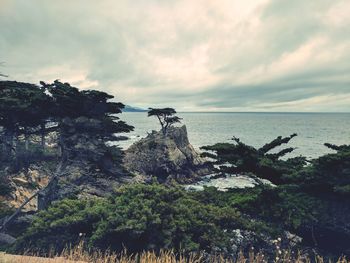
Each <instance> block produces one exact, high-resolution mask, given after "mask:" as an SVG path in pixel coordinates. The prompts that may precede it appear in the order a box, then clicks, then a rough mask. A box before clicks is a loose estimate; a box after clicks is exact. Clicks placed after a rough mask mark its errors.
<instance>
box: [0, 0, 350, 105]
mask: <svg viewBox="0 0 350 263" xmlns="http://www.w3.org/2000/svg"><path fill="white" fill-rule="evenodd" d="M0 6H1V8H0V14H1V16H0V23H1V25H2V27H1V28H0V50H1V51H2V54H1V55H0V56H1V57H0V58H1V60H4V61H6V67H4V68H3V69H2V71H3V72H4V73H8V74H9V75H10V76H11V77H12V78H14V79H17V80H19V81H31V82H38V81H39V80H45V81H51V80H54V79H57V78H58V79H61V80H62V81H68V82H72V84H73V85H76V86H78V87H80V88H85V89H86V88H94V89H101V90H105V91H107V92H110V93H112V94H114V95H116V96H117V98H118V99H120V100H122V101H123V102H126V103H128V104H132V105H135V106H145V107H147V106H155V105H158V106H168V105H169V106H174V107H177V108H178V109H179V110H185V109H186V110H209V109H212V110H222V109H225V110H240V109H241V110H244V111H247V110H256V109H260V110H269V109H272V110H276V111H279V110H288V111H295V110H310V111H315V110H320V111H338V110H342V111H350V106H346V105H345V104H341V106H339V100H338V99H335V98H338V97H337V96H343V97H348V96H349V94H350V87H349V85H350V76H349V74H348V72H349V71H350V62H349V61H350V30H349V28H350V20H349V17H350V6H349V1H347V0H332V1H331V0H310V1H303V0H295V1H289V0H259V1H256V0H247V1H238V0H234V1H232V0H218V1H211V0H205V1H197V0H190V1H189V0H179V1H172V0H168V1H160V0H148V1H146V0H137V1H132V2H130V1H126V0H118V1H114V0H113V1H112V0H101V1H92V0H77V1H64V2H63V1H45V0H33V1H31V2H30V3H29V2H27V1H24V0H13V1H5V0H0ZM347 33H348V34H347ZM330 90H332V93H330V92H329V91H330ZM332 94H333V95H332ZM319 98H329V99H328V100H327V99H319Z"/></svg>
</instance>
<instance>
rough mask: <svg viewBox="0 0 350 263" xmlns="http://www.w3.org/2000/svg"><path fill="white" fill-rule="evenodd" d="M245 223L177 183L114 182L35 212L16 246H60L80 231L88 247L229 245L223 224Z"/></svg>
mask: <svg viewBox="0 0 350 263" xmlns="http://www.w3.org/2000/svg"><path fill="white" fill-rule="evenodd" d="M244 227H248V224H247V221H246V220H244V219H243V218H242V217H241V215H240V213H239V212H237V210H236V209H234V208H229V207H217V206H215V205H213V204H206V203H202V202H200V201H199V200H197V199H196V198H195V197H194V196H193V195H192V194H191V193H188V192H186V191H184V190H183V189H182V188H178V187H166V186H162V185H159V184H153V185H138V184H137V185H133V186H124V187H122V188H120V189H119V190H118V192H117V194H116V196H115V197H113V198H111V199H108V200H107V199H98V200H89V201H87V200H63V201H60V202H57V203H55V204H53V205H52V206H51V207H50V208H49V209H48V210H47V211H43V212H40V213H39V214H38V216H37V217H36V219H35V221H34V223H33V224H32V226H31V227H30V228H29V229H28V231H27V232H26V233H25V234H24V235H23V236H22V237H21V238H20V241H19V242H18V243H17V245H16V246H17V249H20V248H28V246H29V247H32V248H40V249H43V250H47V249H48V248H49V247H50V246H54V247H55V248H56V249H62V248H63V247H64V246H65V245H66V244H68V243H76V242H78V241H79V233H83V236H84V238H85V239H86V240H85V241H86V242H87V243H88V244H89V246H90V247H97V248H102V249H106V248H111V249H113V250H117V251H118V250H122V249H123V247H126V248H127V249H128V251H130V252H135V251H141V250H159V249H162V248H167V249H174V250H177V251H179V250H181V251H196V250H206V251H214V250H215V251H217V250H218V249H219V248H220V249H221V250H226V251H228V250H230V246H229V243H230V238H231V234H230V232H229V231H226V229H235V228H244Z"/></svg>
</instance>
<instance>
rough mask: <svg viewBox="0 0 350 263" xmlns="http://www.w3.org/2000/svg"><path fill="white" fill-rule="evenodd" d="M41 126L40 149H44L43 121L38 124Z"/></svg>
mask: <svg viewBox="0 0 350 263" xmlns="http://www.w3.org/2000/svg"><path fill="white" fill-rule="evenodd" d="M40 127H41V149H42V150H43V152H44V151H45V123H42V124H41V125H40Z"/></svg>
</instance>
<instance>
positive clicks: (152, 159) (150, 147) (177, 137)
mask: <svg viewBox="0 0 350 263" xmlns="http://www.w3.org/2000/svg"><path fill="white" fill-rule="evenodd" d="M124 166H125V168H126V169H127V170H128V171H130V172H131V173H133V174H135V175H138V176H139V177H141V178H142V180H143V181H146V180H147V179H148V180H149V178H151V177H153V176H154V177H156V178H157V179H158V181H160V182H167V181H170V180H172V179H174V180H176V181H177V182H180V183H187V182H193V181H196V180H198V178H199V177H201V176H204V175H207V174H209V173H210V170H209V168H208V166H207V165H206V164H205V162H204V160H203V159H202V158H201V157H200V155H199V154H198V153H197V152H196V151H195V149H194V148H193V146H192V145H191V144H190V142H189V140H188V136H187V130H186V126H182V127H171V128H169V130H168V131H167V135H166V136H164V135H163V134H162V133H161V132H155V131H153V132H152V133H149V134H148V136H147V137H146V138H143V139H141V140H140V141H138V142H136V143H134V144H133V145H131V146H130V147H129V149H127V150H126V151H125V156H124Z"/></svg>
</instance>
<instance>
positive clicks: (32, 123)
mask: <svg viewBox="0 0 350 263" xmlns="http://www.w3.org/2000/svg"><path fill="white" fill-rule="evenodd" d="M49 107H50V97H49V96H48V95H47V94H45V93H44V92H43V91H42V90H41V89H40V88H39V87H38V86H36V85H33V84H29V83H23V82H16V81H1V82H0V126H2V128H3V144H4V145H5V151H6V152H7V154H8V156H13V155H15V152H16V144H17V142H18V137H19V136H21V135H24V138H25V150H26V151H28V148H29V136H30V135H31V134H34V133H36V132H37V131H38V130H39V128H38V127H39V126H40V124H41V123H42V122H43V121H45V120H46V118H48V111H49V109H48V108H49Z"/></svg>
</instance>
